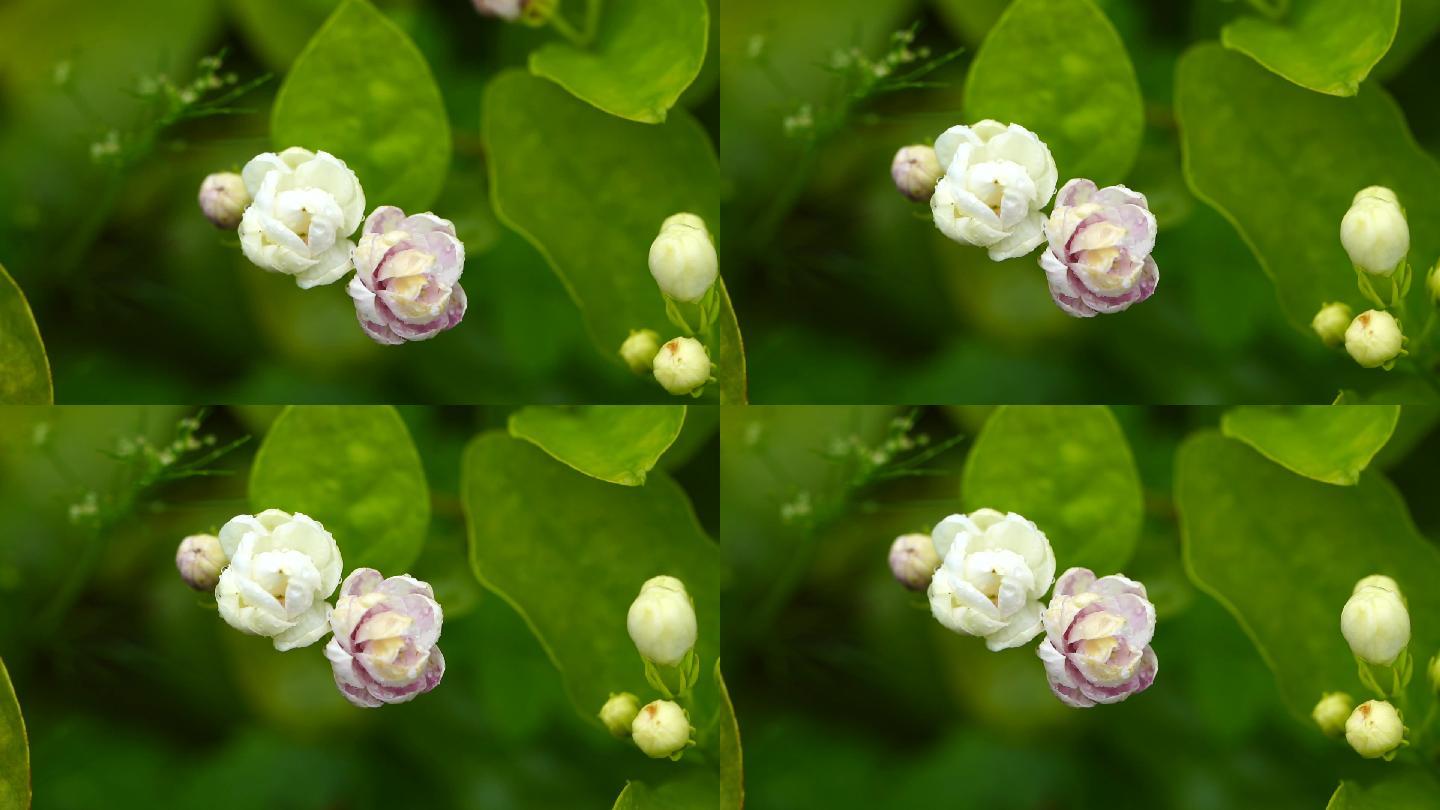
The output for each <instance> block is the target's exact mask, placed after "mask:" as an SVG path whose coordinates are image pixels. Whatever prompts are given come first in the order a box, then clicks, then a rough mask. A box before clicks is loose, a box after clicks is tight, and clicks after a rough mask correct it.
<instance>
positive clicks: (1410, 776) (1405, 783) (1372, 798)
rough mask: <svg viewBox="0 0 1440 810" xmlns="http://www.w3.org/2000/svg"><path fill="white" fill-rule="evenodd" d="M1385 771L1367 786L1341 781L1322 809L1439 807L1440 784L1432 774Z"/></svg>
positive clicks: (1413, 770)
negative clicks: (1383, 774) (1379, 779)
mask: <svg viewBox="0 0 1440 810" xmlns="http://www.w3.org/2000/svg"><path fill="white" fill-rule="evenodd" d="M1386 771H1387V773H1386V775H1385V778H1384V779H1383V780H1381V781H1378V782H1375V783H1374V784H1370V785H1361V784H1360V783H1358V782H1352V781H1348V780H1347V781H1344V782H1341V783H1340V787H1338V788H1336V790H1335V795H1333V796H1331V797H1330V803H1329V804H1327V805H1325V810H1425V808H1431V807H1437V806H1440V783H1437V782H1436V781H1435V777H1434V776H1432V775H1430V774H1428V773H1426V772H1424V771H1423V770H1420V769H1418V768H1404V769H1400V768H1387V769H1386ZM1395 771H1399V772H1398V773H1396V772H1395Z"/></svg>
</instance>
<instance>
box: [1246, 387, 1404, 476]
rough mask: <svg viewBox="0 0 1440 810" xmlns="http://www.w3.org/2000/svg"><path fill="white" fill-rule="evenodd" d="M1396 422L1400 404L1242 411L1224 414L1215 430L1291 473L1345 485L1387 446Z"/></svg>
mask: <svg viewBox="0 0 1440 810" xmlns="http://www.w3.org/2000/svg"><path fill="white" fill-rule="evenodd" d="M1399 419H1400V406H1399V405H1345V406H1331V405H1302V406H1300V407H1297V408H1279V407H1276V408H1264V407H1242V408H1234V409H1232V410H1229V411H1227V412H1226V413H1225V415H1224V416H1223V417H1222V418H1221V420H1220V429H1221V431H1222V432H1224V434H1225V435H1226V436H1229V437H1230V438H1232V439H1239V440H1240V441H1242V442H1244V443H1246V444H1248V445H1250V446H1251V447H1253V448H1255V449H1256V450H1258V451H1259V452H1260V454H1261V455H1263V456H1265V457H1266V458H1268V459H1270V460H1271V461H1273V462H1275V463H1276V464H1279V465H1280V466H1282V467H1284V468H1285V469H1287V470H1290V471H1291V472H1293V473H1298V474H1300V475H1303V476H1305V477H1306V478H1313V479H1315V480H1316V481H1324V482H1325V483H1327V484H1341V485H1347V486H1348V485H1350V484H1354V483H1355V482H1356V481H1359V480H1360V473H1361V472H1362V471H1364V469H1365V468H1366V467H1367V466H1369V464H1370V460H1371V459H1373V458H1374V457H1375V454H1376V453H1378V452H1380V448H1382V447H1384V446H1385V443H1386V442H1388V441H1390V435H1391V434H1392V433H1394V432H1395V424H1396V422H1398V421H1399Z"/></svg>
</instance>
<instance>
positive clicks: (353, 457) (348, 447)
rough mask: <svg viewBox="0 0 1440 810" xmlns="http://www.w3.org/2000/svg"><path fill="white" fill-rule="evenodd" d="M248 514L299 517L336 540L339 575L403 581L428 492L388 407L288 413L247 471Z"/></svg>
mask: <svg viewBox="0 0 1440 810" xmlns="http://www.w3.org/2000/svg"><path fill="white" fill-rule="evenodd" d="M250 506H251V508H253V509H255V510H257V511H258V510H261V509H271V508H273V509H284V510H285V511H287V512H303V513H305V514H307V515H309V516H310V517H312V518H315V519H316V520H318V521H320V522H321V523H323V524H324V525H325V528H326V529H328V530H329V531H330V533H331V534H333V535H334V536H335V542H336V543H338V544H339V545H340V553H341V554H342V555H343V556H344V558H345V570H346V571H347V572H348V571H352V570H354V569H356V568H362V567H367V566H368V567H370V568H376V569H379V570H380V571H381V572H382V573H384V574H386V575H387V576H394V575H396V574H403V573H405V572H406V571H407V569H408V568H409V566H410V564H411V563H413V562H415V558H416V557H418V556H419V555H420V549H421V548H422V547H423V546H424V543H425V534H426V531H427V530H428V529H429V526H430V488H429V486H428V485H427V484H426V482H425V470H424V469H423V468H422V467H421V465H420V454H419V453H418V452H417V451H416V449H415V444H414V442H413V441H411V439H410V431H409V430H407V429H406V427H405V423H404V421H402V420H401V419H400V414H399V413H397V412H396V411H395V409H394V408H392V407H390V406H388V405H294V406H291V407H289V408H287V409H285V411H284V413H282V414H280V417H279V418H278V419H276V420H275V422H274V424H272V425H271V426H270V432H269V433H268V434H267V435H266V436H265V441H264V443H263V444H261V445H260V449H259V450H258V451H257V452H256V454H255V463H254V466H252V467H251V469H250Z"/></svg>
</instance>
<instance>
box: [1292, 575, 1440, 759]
mask: <svg viewBox="0 0 1440 810" xmlns="http://www.w3.org/2000/svg"><path fill="white" fill-rule="evenodd" d="M1340 633H1341V635H1343V636H1344V637H1345V643H1346V644H1348V645H1349V647H1350V652H1351V653H1352V654H1353V655H1354V656H1355V662H1356V664H1357V665H1358V666H1359V674H1360V683H1361V684H1362V685H1363V686H1364V687H1365V688H1366V689H1369V690H1370V691H1371V692H1374V693H1375V694H1376V696H1377V699H1373V700H1367V701H1365V702H1363V703H1361V704H1360V705H1358V706H1356V705H1355V700H1354V698H1352V697H1351V696H1350V695H1349V694H1347V693H1345V692H1326V693H1325V694H1323V695H1321V696H1320V700H1319V702H1317V703H1316V704H1315V709H1314V710H1313V711H1312V712H1311V713H1310V715H1311V717H1312V718H1314V720H1315V724H1316V725H1317V726H1319V728H1320V730H1321V731H1322V732H1323V733H1325V734H1327V735H1329V736H1332V737H1336V736H1339V735H1340V734H1342V733H1343V734H1344V735H1345V741H1346V742H1347V743H1349V744H1350V747H1351V748H1353V749H1354V750H1355V753H1357V754H1359V755H1360V756H1362V757H1365V758H1366V759H1386V760H1390V759H1394V758H1395V755H1396V754H1397V753H1398V751H1399V749H1400V748H1402V747H1403V746H1406V745H1408V744H1409V742H1408V741H1407V739H1406V737H1407V735H1408V733H1409V729H1407V728H1406V727H1405V721H1404V717H1403V716H1402V714H1401V711H1400V708H1399V707H1397V706H1396V705H1395V703H1397V702H1398V703H1400V704H1401V705H1402V706H1403V705H1404V702H1405V698H1406V690H1407V689H1408V688H1409V686H1410V680H1411V676H1412V675H1413V674H1414V662H1413V659H1412V658H1411V656H1410V650H1409V647H1410V611H1409V608H1408V607H1407V605H1406V601H1405V595H1404V593H1403V592H1401V590H1400V585H1399V583H1397V582H1396V581H1395V580H1394V579H1392V578H1391V577H1388V576H1386V575H1384V574H1371V575H1370V576H1367V577H1364V578H1362V579H1361V580H1360V581H1359V582H1356V583H1355V587H1354V588H1353V589H1351V592H1350V598H1349V599H1347V600H1345V605H1344V607H1342V608H1341V609H1340ZM1429 676H1430V683H1431V687H1432V688H1433V689H1435V690H1436V691H1437V692H1440V655H1437V656H1435V657H1434V658H1431V659H1430V667H1429ZM1392 701H1393V702H1392Z"/></svg>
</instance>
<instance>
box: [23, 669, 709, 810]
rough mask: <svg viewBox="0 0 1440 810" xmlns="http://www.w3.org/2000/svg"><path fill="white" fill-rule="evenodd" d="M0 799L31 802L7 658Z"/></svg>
mask: <svg viewBox="0 0 1440 810" xmlns="http://www.w3.org/2000/svg"><path fill="white" fill-rule="evenodd" d="M726 705H727V706H728V705H729V704H728V703H727V704H726ZM0 803H3V804H4V805H5V806H6V807H16V808H21V807H29V806H30V741H29V740H28V739H26V737H25V718H23V717H21V716H20V704H19V703H18V702H17V701H16V700H15V687H14V685H12V684H11V683H10V673H9V671H7V670H6V669H5V662H4V661H0Z"/></svg>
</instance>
